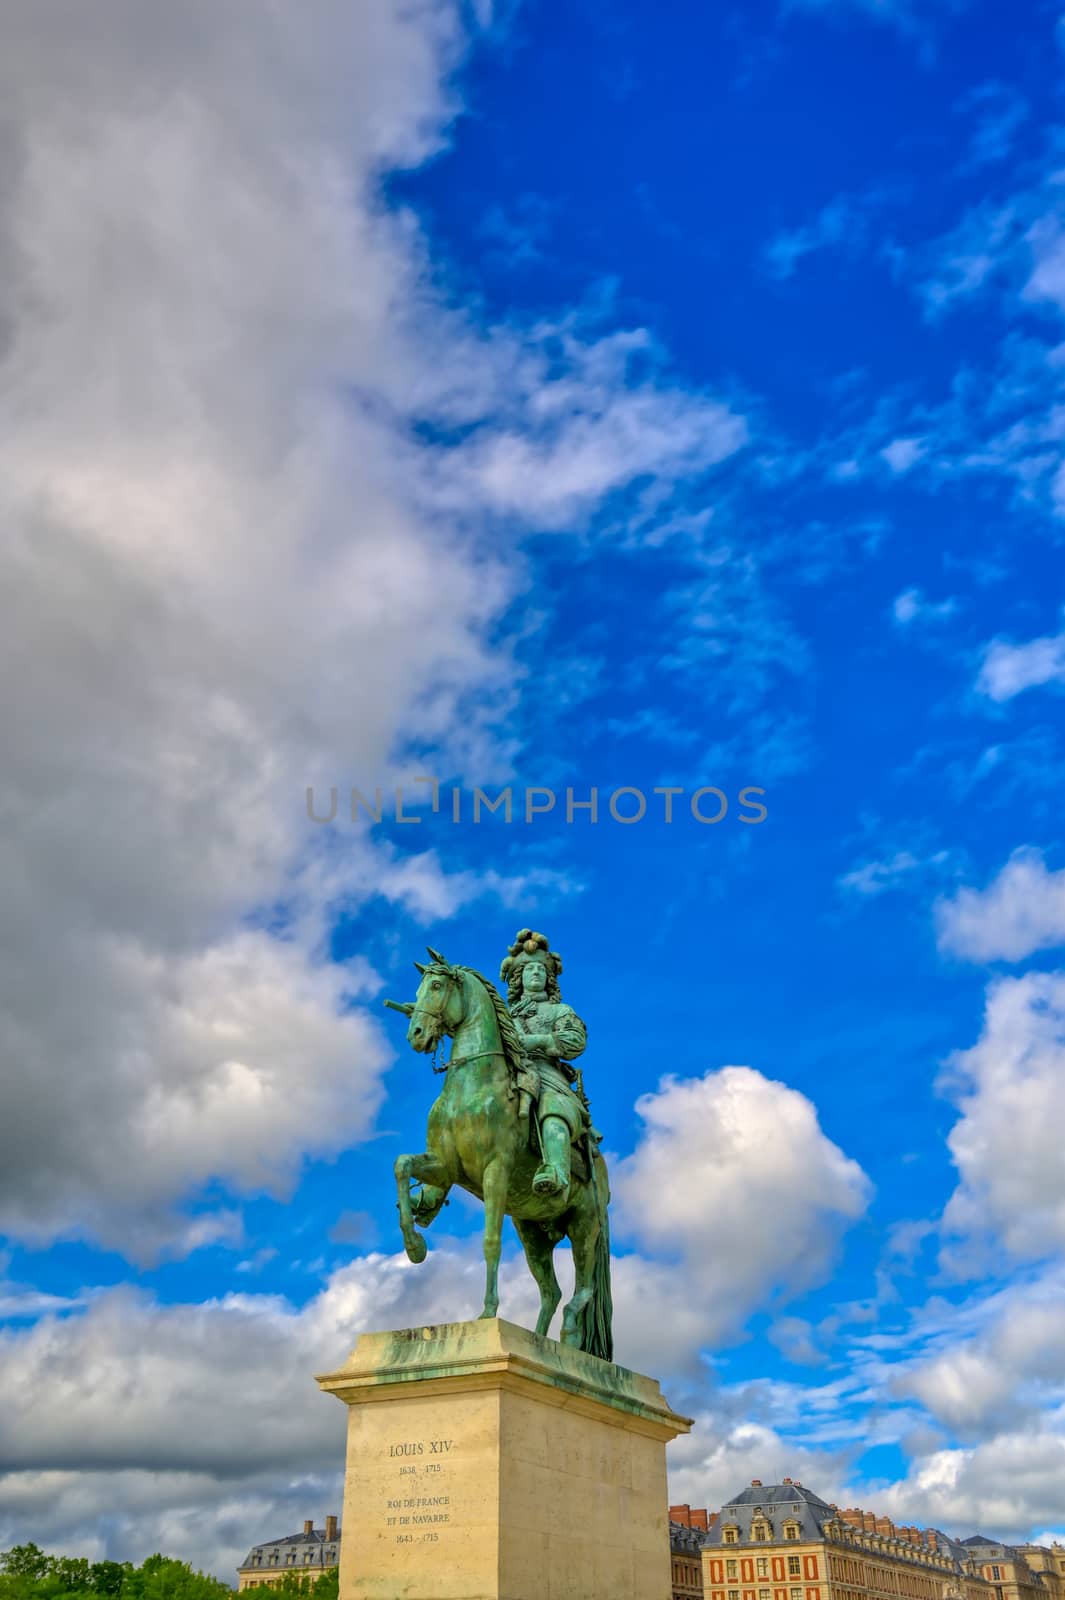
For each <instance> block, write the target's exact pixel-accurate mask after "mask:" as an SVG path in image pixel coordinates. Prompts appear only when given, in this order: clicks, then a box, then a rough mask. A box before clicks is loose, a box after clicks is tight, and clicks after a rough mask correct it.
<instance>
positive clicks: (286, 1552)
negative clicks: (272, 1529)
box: [237, 1517, 340, 1594]
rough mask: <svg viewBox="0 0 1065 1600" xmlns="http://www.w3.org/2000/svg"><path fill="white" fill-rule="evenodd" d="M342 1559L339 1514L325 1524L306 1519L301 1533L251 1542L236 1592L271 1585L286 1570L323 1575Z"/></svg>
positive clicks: (277, 1581) (308, 1574)
mask: <svg viewBox="0 0 1065 1600" xmlns="http://www.w3.org/2000/svg"><path fill="white" fill-rule="evenodd" d="M339 1563H340V1529H339V1528H338V1527H337V1519H336V1517H326V1519H325V1527H324V1528H316V1527H315V1526H314V1523H313V1522H305V1523H304V1524H303V1532H302V1533H288V1534H286V1535H285V1536H284V1538H282V1539H269V1540H267V1542H266V1543H265V1544H256V1545H253V1546H252V1548H251V1550H250V1551H249V1552H248V1554H247V1556H246V1557H245V1558H244V1562H243V1565H242V1566H240V1567H238V1569H237V1592H238V1594H239V1593H240V1592H242V1591H243V1590H244V1589H261V1588H264V1587H265V1588H272V1587H273V1585H274V1584H277V1583H280V1581H281V1579H282V1578H283V1577H284V1575H285V1573H286V1572H294V1573H299V1574H302V1575H303V1576H304V1577H306V1578H307V1579H309V1580H311V1579H314V1578H320V1577H321V1576H322V1573H323V1572H328V1571H329V1570H330V1569H331V1568H332V1567H335V1566H338V1565H339Z"/></svg>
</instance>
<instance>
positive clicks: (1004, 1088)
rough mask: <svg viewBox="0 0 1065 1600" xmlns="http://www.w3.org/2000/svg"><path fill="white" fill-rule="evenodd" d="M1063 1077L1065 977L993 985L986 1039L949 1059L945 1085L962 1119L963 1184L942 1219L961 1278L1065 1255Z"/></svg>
mask: <svg viewBox="0 0 1065 1600" xmlns="http://www.w3.org/2000/svg"><path fill="white" fill-rule="evenodd" d="M1063 1079H1065V973H1043V972H1031V973H1027V974H1026V975H1025V976H1024V977H1021V978H1003V979H1000V980H999V981H998V982H996V983H993V984H992V985H991V986H990V988H989V989H988V993H987V1002H986V1008H985V1014H984V1026H983V1032H982V1033H981V1036H980V1038H979V1040H978V1041H977V1043H976V1044H975V1045H974V1046H973V1047H972V1048H971V1049H969V1050H962V1051H958V1052H956V1053H955V1054H954V1055H953V1056H951V1057H950V1059H949V1061H948V1063H947V1067H946V1069H945V1072H944V1075H943V1078H942V1083H941V1087H942V1088H943V1089H944V1090H945V1092H947V1093H949V1094H950V1097H951V1098H952V1099H953V1100H954V1101H955V1102H956V1104H957V1105H958V1108H959V1109H960V1111H961V1119H960V1121H958V1122H957V1123H956V1124H955V1126H954V1128H953V1129H952V1130H951V1133H950V1136H949V1138H948V1141H947V1142H948V1145H949V1147H950V1152H951V1155H952V1157H953V1159H954V1163H955V1165H956V1167H957V1169H958V1176H959V1183H958V1186H957V1188H956V1189H955V1190H954V1193H953V1194H952V1196H951V1198H950V1201H949V1203H948V1205H947V1207H946V1210H945V1212H944V1216H943V1232H944V1237H945V1240H946V1243H945V1245H944V1252H943V1257H944V1261H945V1264H946V1265H947V1266H948V1267H950V1268H952V1269H953V1270H955V1271H958V1272H964V1271H968V1270H979V1269H980V1268H981V1266H986V1265H987V1264H988V1263H989V1262H991V1261H995V1262H998V1263H1001V1261H1002V1252H1003V1251H1005V1253H1006V1257H1007V1259H1008V1258H1013V1259H1014V1260H1024V1259H1032V1258H1038V1257H1040V1256H1044V1255H1047V1254H1048V1253H1050V1252H1054V1251H1060V1250H1062V1249H1063V1248H1065V1165H1063V1163H1062V1160H1061V1139H1060V1136H1059V1132H1058V1128H1059V1123H1060V1121H1061V1117H1060V1102H1061V1084H1062V1082H1063Z"/></svg>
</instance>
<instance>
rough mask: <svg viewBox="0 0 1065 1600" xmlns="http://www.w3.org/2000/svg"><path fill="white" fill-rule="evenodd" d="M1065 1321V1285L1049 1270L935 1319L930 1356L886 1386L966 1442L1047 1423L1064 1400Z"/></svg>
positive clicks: (901, 1371)
mask: <svg viewBox="0 0 1065 1600" xmlns="http://www.w3.org/2000/svg"><path fill="white" fill-rule="evenodd" d="M1063 1320H1065V1281H1063V1278H1062V1273H1061V1270H1060V1268H1052V1269H1050V1270H1049V1271H1046V1272H1044V1273H1042V1274H1041V1275H1040V1276H1038V1277H1036V1278H1035V1279H1034V1280H1033V1281H1032V1282H1025V1281H1024V1280H1021V1281H1019V1282H1017V1283H1013V1284H1009V1285H1007V1286H1006V1287H1005V1288H1004V1289H1000V1290H997V1291H995V1292H993V1293H991V1294H990V1295H985V1296H983V1297H982V1298H980V1299H977V1301H976V1302H975V1303H974V1304H972V1305H969V1306H965V1305H963V1306H961V1307H959V1308H957V1309H956V1310H955V1311H954V1314H953V1315H946V1316H944V1315H942V1314H940V1316H939V1317H938V1318H934V1319H933V1322H934V1323H935V1322H936V1321H938V1324H939V1325H938V1327H934V1330H933V1336H932V1338H931V1340H930V1341H929V1342H930V1345H931V1348H930V1350H929V1353H928V1354H927V1355H922V1356H919V1357H918V1358H917V1359H915V1360H912V1361H909V1362H905V1363H902V1364H901V1365H900V1366H899V1367H898V1368H896V1369H894V1370H892V1371H891V1373H890V1375H889V1381H890V1387H891V1389H892V1391H893V1392H894V1393H895V1394H898V1395H901V1396H903V1397H912V1398H914V1399H917V1400H919V1401H920V1402H921V1404H922V1405H923V1406H924V1407H925V1409H926V1410H927V1411H928V1412H929V1413H930V1414H931V1415H932V1416H933V1417H934V1418H935V1419H936V1420H937V1421H938V1422H940V1423H942V1424H944V1425H945V1426H946V1427H948V1428H949V1429H950V1430H951V1431H952V1432H953V1433H954V1434H956V1435H959V1436H961V1437H962V1438H968V1439H970V1440H971V1439H980V1438H987V1437H994V1436H995V1435H996V1434H999V1433H1003V1432H1005V1433H1010V1432H1015V1431H1016V1430H1017V1428H1018V1427H1019V1426H1020V1425H1021V1423H1022V1422H1026V1421H1027V1422H1028V1423H1029V1424H1031V1423H1032V1422H1034V1421H1035V1420H1037V1419H1038V1418H1039V1417H1040V1416H1042V1417H1043V1419H1044V1421H1046V1422H1048V1423H1049V1422H1050V1421H1051V1419H1052V1418H1053V1416H1054V1412H1055V1408H1056V1407H1057V1406H1058V1405H1060V1404H1061V1402H1062V1401H1063V1400H1065V1345H1063V1343H1062V1339H1061V1328H1062V1323H1063ZM916 1321H917V1327H918V1329H920V1325H921V1322H922V1317H921V1315H920V1314H919V1315H918V1317H917V1319H916Z"/></svg>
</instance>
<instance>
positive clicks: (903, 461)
mask: <svg viewBox="0 0 1065 1600" xmlns="http://www.w3.org/2000/svg"><path fill="white" fill-rule="evenodd" d="M926 448H927V446H926V443H925V441H924V440H923V439H892V441H891V443H890V444H886V445H885V446H884V448H883V449H882V450H881V452H880V454H881V456H883V458H884V460H885V461H886V462H887V464H888V466H889V467H890V468H891V470H892V472H894V473H895V474H896V475H897V476H899V477H901V476H902V475H903V474H904V473H907V472H909V471H910V469H911V467H915V466H916V465H917V463H918V461H920V459H921V457H922V456H923V455H924V453H925V450H926Z"/></svg>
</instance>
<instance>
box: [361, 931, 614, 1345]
mask: <svg viewBox="0 0 1065 1600" xmlns="http://www.w3.org/2000/svg"><path fill="white" fill-rule="evenodd" d="M429 956H430V960H431V965H428V966H423V965H422V964H421V963H420V962H415V966H416V967H417V968H418V971H419V972H420V973H421V975H422V976H421V982H420V983H419V985H418V992H417V994H416V995H415V997H414V1000H413V1002H404V1003H402V1004H400V1003H398V1002H396V1001H393V1000H386V1001H385V1004H386V1005H387V1006H390V1007H391V1008H392V1009H393V1010H394V1011H402V1012H403V1013H404V1015H406V1016H407V1017H409V1019H410V1021H409V1024H408V1027H407V1042H408V1043H409V1044H410V1045H411V1046H412V1047H413V1049H415V1050H417V1051H419V1052H421V1053H422V1054H429V1055H433V1056H434V1057H435V1053H436V1051H437V1048H438V1046H439V1045H440V1044H441V1042H442V1040H443V1038H444V1036H445V1035H447V1037H448V1038H450V1040H451V1055H450V1059H449V1060H448V1061H447V1062H446V1063H445V1064H444V1065H443V1066H442V1067H439V1068H438V1069H437V1070H438V1071H441V1072H443V1073H444V1085H443V1088H442V1090H441V1092H440V1094H439V1096H438V1097H437V1099H436V1101H435V1103H434V1105H433V1107H432V1109H431V1110H430V1112H429V1126H428V1131H427V1133H426V1141H425V1144H426V1147H425V1149H424V1150H423V1151H422V1153H421V1154H420V1155H409V1156H400V1157H399V1159H398V1160H397V1162H396V1164H395V1173H396V1183H397V1187H398V1190H399V1217H400V1226H401V1228H402V1230H403V1242H404V1244H405V1246H406V1250H407V1254H408V1256H409V1257H410V1259H411V1260H412V1261H424V1259H425V1254H426V1244H425V1240H424V1238H423V1237H422V1235H421V1234H420V1233H419V1232H418V1229H417V1227H416V1226H415V1224H417V1223H420V1224H421V1226H422V1227H426V1226H427V1225H428V1224H429V1223H430V1222H432V1220H433V1218H434V1217H435V1216H436V1215H437V1213H438V1212H439V1210H440V1208H441V1206H442V1205H443V1204H444V1202H445V1200H446V1199H447V1197H448V1193H449V1191H450V1190H451V1188H452V1187H453V1186H454V1185H456V1184H457V1185H458V1187H459V1188H460V1189H465V1190H466V1191H467V1192H468V1193H469V1194H473V1195H476V1196H477V1198H478V1199H479V1200H483V1201H484V1258H485V1267H486V1279H485V1296H484V1307H483V1309H482V1311H481V1313H480V1314H481V1316H482V1317H494V1316H495V1315H496V1314H497V1312H498V1309H499V1258H500V1253H501V1248H502V1234H503V1218H504V1217H505V1216H509V1217H510V1218H511V1219H512V1220H513V1223H514V1226H515V1228H516V1229H517V1233H518V1238H519V1239H520V1240H521V1243H522V1247H523V1249H524V1251H525V1259H526V1261H527V1262H528V1263H529V1270H530V1271H531V1272H532V1275H533V1277H534V1278H535V1279H536V1283H537V1286H538V1288H539V1290H540V1315H539V1317H538V1318H537V1322H536V1331H537V1333H539V1334H546V1333H547V1330H548V1327H549V1326H550V1323H551V1318H552V1317H553V1316H554V1314H555V1311H556V1310H557V1308H558V1304H559V1301H560V1300H561V1298H562V1290H561V1289H560V1287H559V1283H558V1279H557V1277H556V1276H555V1268H554V1250H555V1246H556V1245H557V1244H558V1243H559V1241H560V1240H562V1239H565V1238H568V1239H569V1241H570V1244H571V1246H572V1249H573V1265H574V1272H575V1277H576V1288H575V1291H574V1295H573V1298H572V1300H570V1301H569V1302H568V1304H567V1305H566V1308H565V1311H564V1313H563V1317H562V1335H561V1337H562V1342H563V1344H573V1345H576V1346H577V1347H578V1348H579V1349H581V1350H587V1351H588V1352H589V1353H590V1354H592V1355H595V1356H600V1357H602V1358H603V1360H606V1361H610V1360H612V1359H613V1339H612V1333H611V1316H612V1306H611V1298H610V1230H609V1226H608V1221H607V1206H608V1203H609V1200H610V1186H609V1183H608V1180H607V1170H606V1163H605V1161H604V1160H603V1157H602V1155H601V1154H600V1150H599V1141H600V1135H599V1134H598V1133H597V1132H596V1130H595V1129H594V1128H593V1126H592V1122H591V1116H590V1114H589V1110H588V1101H587V1098H586V1096H585V1094H584V1085H583V1080H582V1077H581V1074H580V1072H579V1071H578V1070H577V1069H576V1068H575V1067H574V1066H573V1065H572V1058H573V1057H576V1056H579V1055H580V1054H581V1053H582V1051H583V1050H584V1046H585V1040H586V1033H585V1027H584V1023H583V1022H582V1021H581V1019H580V1017H578V1015H577V1013H576V1012H575V1011H574V1010H573V1009H572V1007H570V1006H568V1005H565V1004H564V1003H563V1001H562V995H561V993H560V990H559V985H558V979H559V974H560V973H561V971H562V960H561V957H560V956H559V955H558V953H557V952H556V951H553V950H552V949H551V948H550V945H549V943H548V940H547V939H546V938H545V936H544V935H543V934H542V933H534V932H533V931H532V930H531V929H529V928H522V929H521V930H520V932H519V933H518V936H517V938H516V939H515V941H514V943H513V944H512V945H511V946H510V950H509V953H508V955H507V957H506V958H505V960H504V962H503V965H502V968H501V970H500V981H501V982H504V981H505V982H506V985H507V995H508V1000H509V1009H508V1005H507V1003H506V1002H504V1000H503V997H502V995H501V994H500V993H499V991H498V990H497V989H496V988H495V987H494V986H493V985H492V984H491V983H489V981H488V979H487V978H484V977H482V976H481V974H480V973H479V972H475V971H474V969H473V968H472V967H459V966H452V965H451V964H450V962H448V961H445V959H444V957H443V956H442V955H440V953H439V952H438V951H436V950H433V949H430V951H429ZM412 1186H414V1187H413V1188H412Z"/></svg>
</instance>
